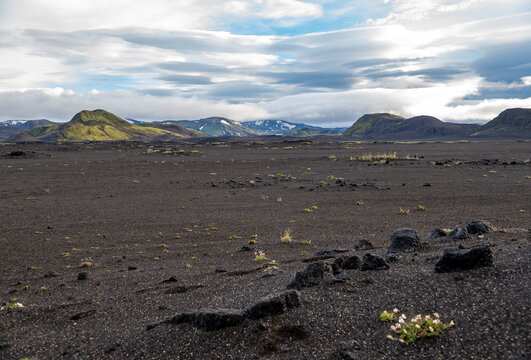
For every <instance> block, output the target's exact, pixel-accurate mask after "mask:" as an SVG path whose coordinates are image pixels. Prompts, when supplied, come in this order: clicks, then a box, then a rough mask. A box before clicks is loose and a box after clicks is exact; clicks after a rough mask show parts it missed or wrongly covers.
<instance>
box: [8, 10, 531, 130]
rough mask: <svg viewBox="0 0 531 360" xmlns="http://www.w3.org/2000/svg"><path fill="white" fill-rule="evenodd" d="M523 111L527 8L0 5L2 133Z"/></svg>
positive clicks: (530, 21) (528, 55)
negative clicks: (101, 112)
mask: <svg viewBox="0 0 531 360" xmlns="http://www.w3.org/2000/svg"><path fill="white" fill-rule="evenodd" d="M510 107H531V1H529V0H461V1H458V0H356V1H345V0H230V1H229V0H225V1H222V0H179V1H174V0H135V1H129V0H75V1H74V0H46V1H43V0H0V120H7V119H35V118H47V119H51V120H59V121H67V120H69V119H70V118H71V117H72V116H73V115H74V114H75V113H77V112H78V111H80V110H83V109H90V110H91V109H96V108H103V109H106V110H109V111H111V112H113V113H115V114H117V115H119V116H122V117H128V118H135V119H142V120H160V119H198V118H202V117H208V116H225V117H228V118H232V119H235V120H252V119H285V120H289V121H294V122H305V123H308V124H313V125H323V126H347V125H350V124H352V123H353V122H354V121H355V120H356V119H357V118H358V117H360V116H361V115H363V114H364V113H371V112H391V113H395V114H398V115H402V116H406V117H408V116H415V115H423V114H429V115H433V116H436V117H438V118H440V119H442V120H449V121H462V122H475V121H482V122H484V121H486V120H490V119H492V118H493V117H495V116H496V115H497V114H498V113H499V112H501V111H502V110H504V109H506V108H510Z"/></svg>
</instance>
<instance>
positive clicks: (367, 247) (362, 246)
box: [354, 240, 374, 250]
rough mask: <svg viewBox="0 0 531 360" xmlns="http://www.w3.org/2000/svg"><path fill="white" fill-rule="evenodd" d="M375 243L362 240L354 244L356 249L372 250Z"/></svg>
mask: <svg viewBox="0 0 531 360" xmlns="http://www.w3.org/2000/svg"><path fill="white" fill-rule="evenodd" d="M372 248H374V245H373V244H372V242H370V241H369V240H360V241H358V242H357V243H356V245H354V250H370V249H372Z"/></svg>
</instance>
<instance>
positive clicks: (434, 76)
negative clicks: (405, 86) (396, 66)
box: [361, 68, 467, 81]
mask: <svg viewBox="0 0 531 360" xmlns="http://www.w3.org/2000/svg"><path fill="white" fill-rule="evenodd" d="M465 72H467V71H466V70H465V69H455V68H429V69H422V70H415V71H400V70H399V71H372V70H368V71H364V72H361V74H362V75H363V76H366V77H368V78H371V79H381V78H396V77H399V76H421V77H422V78H424V79H427V80H432V81H442V80H450V79H451V78H452V76H454V75H459V74H463V73H465Z"/></svg>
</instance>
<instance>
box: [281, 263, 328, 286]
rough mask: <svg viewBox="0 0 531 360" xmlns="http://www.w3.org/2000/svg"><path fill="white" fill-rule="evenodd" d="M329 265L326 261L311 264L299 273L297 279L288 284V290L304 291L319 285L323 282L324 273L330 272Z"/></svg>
mask: <svg viewBox="0 0 531 360" xmlns="http://www.w3.org/2000/svg"><path fill="white" fill-rule="evenodd" d="M328 270H329V269H328V265H327V264H325V262H324V261H318V262H315V263H312V264H309V265H308V266H307V267H306V268H305V269H303V270H300V271H297V273H296V274H295V279H293V281H292V282H291V283H289V284H288V289H299V290H300V289H302V288H305V287H309V286H314V285H318V284H319V283H321V282H322V281H323V276H324V272H325V271H328Z"/></svg>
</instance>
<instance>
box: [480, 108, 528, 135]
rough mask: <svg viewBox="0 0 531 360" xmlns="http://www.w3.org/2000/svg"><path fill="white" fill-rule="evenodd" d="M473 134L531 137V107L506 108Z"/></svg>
mask: <svg viewBox="0 0 531 360" xmlns="http://www.w3.org/2000/svg"><path fill="white" fill-rule="evenodd" d="M471 136H472V137H495V138H523V139H531V109H523V108H515V109H507V110H504V111H502V112H501V113H500V114H499V115H498V116H497V117H495V118H494V119H493V120H491V121H489V122H488V123H486V124H485V125H483V126H482V127H481V128H480V129H479V130H478V131H476V132H474V133H473V134H471Z"/></svg>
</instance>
